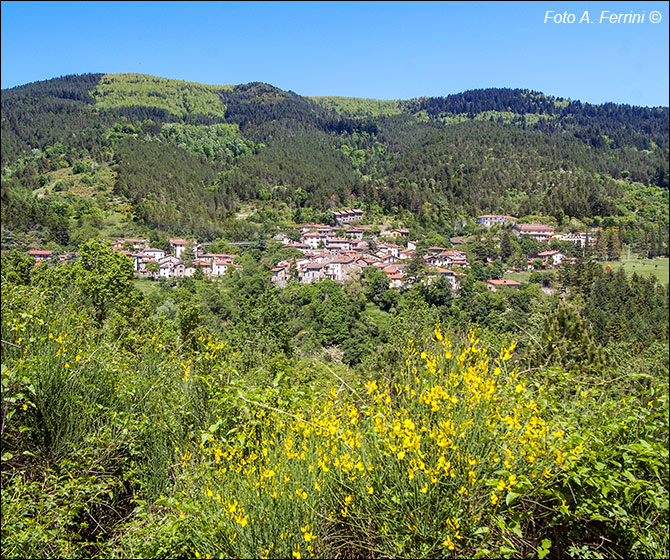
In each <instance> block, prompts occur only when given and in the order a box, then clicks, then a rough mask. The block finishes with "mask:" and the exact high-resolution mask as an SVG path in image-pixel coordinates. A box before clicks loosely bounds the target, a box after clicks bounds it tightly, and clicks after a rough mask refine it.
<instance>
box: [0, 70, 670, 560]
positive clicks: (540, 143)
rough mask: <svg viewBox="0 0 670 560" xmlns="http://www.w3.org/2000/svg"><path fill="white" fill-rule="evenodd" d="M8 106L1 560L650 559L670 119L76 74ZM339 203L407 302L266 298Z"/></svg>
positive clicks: (325, 289) (660, 447) (489, 99)
mask: <svg viewBox="0 0 670 560" xmlns="http://www.w3.org/2000/svg"><path fill="white" fill-rule="evenodd" d="M2 117H3V118H2V122H1V125H2V135H3V142H2V177H1V178H2V188H1V202H2V205H1V218H2V236H1V242H2V256H1V258H2V262H1V265H2V266H1V268H0V274H1V275H2V288H1V289H2V310H1V311H2V323H1V326H0V329H1V339H2V354H1V362H2V364H1V368H2V369H1V372H0V378H1V382H2V408H1V411H0V412H1V414H0V437H1V453H2V473H1V477H0V489H1V492H2V514H3V515H2V528H1V531H2V535H1V536H2V545H1V546H2V548H1V551H2V557H3V558H4V557H7V558H15V557H21V558H24V557H40V558H41V557H48V558H57V557H86V558H156V557H189V558H190V557H196V558H208V557H210V558H224V557H282V558H285V557H289V558H291V557H293V558H302V557H337V558H350V557H361V556H363V557H370V558H373V557H375V558H376V557H417V558H418V557H421V558H423V557H435V556H438V557H439V556H450V557H506V558H519V557H536V556H537V557H538V558H545V557H546V558H564V557H575V558H576V557H580V558H605V557H608V558H610V557H611V558H628V557H659V556H660V557H667V556H668V554H669V552H668V530H669V527H668V515H667V512H668V488H669V483H670V473H669V467H668V465H669V458H668V432H669V429H668V428H669V426H668V414H669V410H668V374H669V364H668V350H669V348H668V344H669V340H668V286H667V270H668V264H667V263H668V261H667V257H668V246H669V243H668V223H669V219H668V130H667V119H668V109H667V108H656V109H648V108H638V107H627V106H617V105H610V104H608V105H602V106H591V105H588V104H582V103H578V102H573V101H569V100H563V99H554V98H550V97H547V96H544V95H542V94H539V93H536V92H531V91H526V90H498V89H490V90H477V91H473V92H465V93H463V94H458V95H454V96H449V97H446V98H420V99H414V100H407V101H377V100H362V99H346V98H306V97H302V96H299V95H296V94H295V93H293V92H285V91H282V90H279V89H278V88H274V87H273V86H270V85H268V84H259V83H251V84H245V85H237V86H205V85H201V84H192V83H187V82H178V81H174V80H166V79H162V78H153V77H151V76H142V75H131V74H122V75H101V74H91V75H85V76H68V77H64V78H58V79H55V80H49V81H46V82H36V83H34V84H28V85H26V86H22V87H19V88H13V89H11V90H5V91H3V92H2ZM342 207H360V208H362V209H363V210H364V221H365V222H366V225H369V226H370V228H371V229H369V230H368V231H369V232H373V233H374V234H375V236H374V237H373V236H371V235H369V234H368V235H366V240H369V242H370V243H371V244H373V245H376V244H378V243H382V242H383V241H384V240H383V238H380V231H381V230H385V229H390V228H405V229H408V230H409V235H410V239H412V240H418V241H419V246H418V249H417V251H416V252H415V253H414V256H413V258H412V259H410V262H409V265H408V267H407V269H406V273H407V274H406V277H407V279H408V280H407V281H405V283H404V284H403V286H402V287H400V288H390V282H389V277H388V276H387V275H386V274H385V273H384V272H383V271H381V270H379V269H377V268H376V267H368V268H366V269H365V270H364V271H363V272H362V273H361V274H360V275H354V277H352V278H351V279H350V280H348V281H346V282H343V283H336V282H334V281H331V280H323V281H320V282H318V283H314V284H301V283H299V282H298V281H297V280H296V279H295V278H292V279H289V280H288V282H287V285H286V287H284V288H276V287H275V286H274V285H273V284H272V283H270V282H269V281H268V280H269V277H270V275H271V272H270V270H271V268H272V267H274V266H275V265H276V264H277V263H278V262H280V261H283V260H289V259H291V258H294V257H296V256H299V255H301V253H300V252H299V251H297V250H296V249H294V248H290V247H284V246H282V245H281V244H280V243H279V242H277V241H276V240H274V239H273V237H274V236H275V235H276V234H277V233H278V232H279V231H281V232H283V233H286V235H288V236H289V237H290V238H291V239H299V238H300V235H299V233H298V230H297V226H299V225H300V224H302V223H307V222H319V223H331V224H332V223H333V222H332V220H333V214H332V210H334V209H338V208H342ZM490 212H496V213H501V214H513V215H515V216H517V218H518V221H520V222H522V223H545V224H551V225H553V226H555V227H556V228H557V229H558V230H560V231H562V232H563V233H571V232H572V233H576V232H588V234H589V235H593V236H595V237H594V239H595V244H594V245H593V246H592V245H591V244H590V243H586V246H585V247H584V248H581V247H580V246H578V245H575V244H573V243H571V242H569V241H558V240H556V239H553V240H551V242H543V243H539V242H537V241H535V240H534V239H532V238H531V237H529V236H522V237H516V236H515V235H513V233H512V232H511V229H510V227H509V226H508V225H507V226H502V227H498V226H495V227H493V228H491V229H484V228H483V227H479V226H478V225H477V224H476V223H475V220H474V218H476V216H477V215H478V214H480V213H490ZM454 236H459V237H460V239H459V240H458V243H459V247H458V248H459V249H460V250H463V251H464V252H465V253H466V255H467V259H468V262H469V263H470V264H469V266H468V267H467V268H466V269H464V270H463V275H462V276H458V281H459V287H458V290H457V291H452V289H451V288H450V284H449V282H448V281H447V280H446V279H445V278H443V277H436V276H433V275H431V273H430V271H429V270H427V267H426V265H425V262H424V260H423V258H422V256H423V255H424V254H425V253H426V251H427V250H428V247H431V246H439V247H450V246H451V241H452V238H454ZM101 237H104V238H106V239H114V238H121V237H142V238H146V239H148V240H149V243H150V245H151V246H152V247H156V248H160V249H163V250H168V249H169V248H170V241H169V240H170V239H171V238H173V237H183V238H184V239H188V240H191V239H193V238H194V237H197V239H198V241H199V242H201V243H202V242H208V243H209V245H208V246H207V248H208V250H209V251H211V252H226V253H232V252H235V253H236V254H237V256H236V258H235V260H234V263H235V265H237V266H230V267H229V268H228V272H227V273H226V275H225V276H222V277H217V278H216V280H210V279H207V278H205V277H204V275H203V273H202V271H201V270H200V269H199V270H198V272H197V273H196V274H194V275H193V276H192V277H191V278H182V279H160V280H153V279H148V278H142V279H139V278H134V277H133V265H132V262H131V260H130V259H129V258H127V257H126V256H125V255H124V254H123V253H121V252H116V251H113V250H112V248H111V246H110V244H109V243H108V242H104V241H101V240H100V238H101ZM395 241H396V242H398V243H400V242H401V241H400V240H397V239H396V240H395ZM456 242H457V240H455V239H454V243H456ZM232 243H237V245H232ZM402 243H405V241H402ZM131 246H132V243H127V244H126V246H125V248H126V249H130V248H132V247H131ZM45 248H46V249H49V250H52V251H54V256H52V257H51V258H50V259H48V260H47V261H45V262H43V263H41V264H39V265H35V263H34V261H33V259H32V258H31V257H29V256H28V255H27V254H26V253H27V251H28V250H30V249H45ZM550 249H554V250H560V251H561V252H562V253H563V254H564V255H565V256H566V259H565V261H564V264H563V265H561V266H560V267H559V268H558V269H549V266H548V265H547V264H546V263H545V261H544V260H543V258H541V255H540V253H541V252H542V251H548V250H550ZM59 253H68V254H69V255H70V257H72V258H70V259H69V260H67V262H65V263H60V262H57V261H58V259H57V258H56V257H55V255H57V254H59ZM187 255H188V259H189V260H191V259H193V258H194V257H195V256H196V255H195V254H194V252H193V250H192V248H190V247H189V249H188V251H187ZM629 258H630V259H637V261H627V262H626V261H622V260H621V259H629ZM529 263H530V270H528V269H529ZM638 263H644V267H643V268H642V265H641V264H638ZM633 265H635V268H634V269H633V268H632V267H633ZM157 269H158V263H153V270H152V271H151V272H153V273H154V274H157V273H158V270H157ZM509 269H516V270H523V272H518V273H516V274H517V278H518V279H519V280H520V281H521V286H519V289H518V290H516V289H500V290H498V291H496V292H492V291H489V289H487V285H486V284H485V281H486V280H488V279H491V278H501V277H503V275H504V277H505V278H512V277H513V274H514V273H508V272H507V270H509ZM293 272H295V270H293Z"/></svg>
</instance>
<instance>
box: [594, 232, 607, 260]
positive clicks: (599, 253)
mask: <svg viewBox="0 0 670 560" xmlns="http://www.w3.org/2000/svg"><path fill="white" fill-rule="evenodd" d="M596 257H597V258H598V259H599V260H601V261H604V260H607V236H606V235H605V232H604V231H603V230H600V231H599V232H598V239H597V240H596Z"/></svg>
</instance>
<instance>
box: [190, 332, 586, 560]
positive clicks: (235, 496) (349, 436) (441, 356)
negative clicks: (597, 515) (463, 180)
mask: <svg viewBox="0 0 670 560" xmlns="http://www.w3.org/2000/svg"><path fill="white" fill-rule="evenodd" d="M514 347H515V343H512V344H511V345H510V346H508V347H507V348H503V349H502V350H501V352H500V354H499V356H498V358H497V359H493V360H492V359H491V358H490V357H489V355H488V353H487V351H486V349H484V348H483V347H482V346H481V342H480V340H479V339H478V338H477V337H476V335H475V333H471V334H470V336H469V338H468V342H467V344H466V345H465V348H464V349H463V350H462V351H461V352H460V353H456V354H452V344H451V341H450V340H449V337H447V336H446V335H445V334H443V333H442V332H441V331H440V329H439V326H438V327H436V329H435V333H434V336H433V337H432V338H431V339H430V340H428V341H426V348H425V349H424V350H423V351H422V352H418V351H417V350H416V349H415V348H414V344H413V343H412V342H411V341H410V344H409V355H408V357H407V359H406V362H405V363H406V370H405V372H404V374H403V375H401V376H400V378H399V379H396V380H395V381H394V382H393V383H389V382H381V380H371V381H369V382H368V383H366V384H365V393H364V395H358V398H357V399H356V400H353V398H352V399H346V398H341V397H339V396H338V395H337V394H336V393H335V392H334V391H333V392H331V393H330V395H329V398H326V399H323V400H321V401H320V403H319V402H317V403H315V405H314V409H313V410H312V411H310V414H307V413H300V414H293V413H290V412H288V411H286V412H283V411H281V410H278V409H273V410H272V411H268V410H267V407H266V408H259V409H258V410H257V411H256V412H255V413H253V414H252V416H251V417H250V419H249V422H248V424H247V428H246V429H245V430H244V431H243V434H240V435H239V436H238V438H237V439H238V441H240V442H243V443H242V444H239V445H232V444H230V443H225V442H224V441H219V440H216V438H211V437H210V438H208V439H207V441H206V442H204V445H202V446H201V449H200V452H201V453H202V454H203V459H204V460H206V461H208V465H210V469H211V470H210V471H209V474H210V475H211V473H212V472H214V473H215V476H214V477H213V478H212V477H211V476H210V477H209V480H210V482H211V483H212V484H217V485H218V488H217V490H218V493H217V496H218V497H219V500H213V499H212V497H213V495H214V492H213V491H212V490H211V489H210V487H209V486H207V488H206V489H205V490H204V491H205V493H206V496H207V501H208V503H209V504H212V506H216V507H220V508H223V511H224V514H225V517H226V518H227V519H228V520H229V521H230V522H231V525H230V527H229V530H230V531H235V532H236V534H237V531H241V530H242V529H243V528H245V527H246V526H247V524H248V525H249V526H255V525H259V528H258V529H255V530H254V532H253V534H262V533H264V530H263V526H270V525H271V524H272V523H273V522H275V520H274V518H275V517H276V512H278V511H289V510H290V511H297V512H302V515H304V516H305V517H303V518H302V522H301V524H300V525H296V526H294V528H293V532H290V531H288V530H286V531H284V530H283V531H282V533H281V534H282V536H281V539H280V541H281V542H282V543H283V544H282V545H281V546H283V547H284V548H281V549H279V548H273V554H278V555H284V556H291V555H293V556H294V557H299V555H302V554H305V551H304V550H302V549H301V548H300V546H301V544H302V545H304V544H308V545H310V547H309V548H308V549H307V554H312V553H313V552H314V550H313V549H312V547H311V544H310V543H311V542H312V541H314V540H316V539H317V535H318V534H319V530H320V529H321V528H323V526H324V525H323V524H324V521H325V519H324V518H326V517H327V518H329V519H330V520H332V521H333V522H334V521H336V520H337V522H338V523H344V524H345V525H349V524H350V526H351V527H356V526H357V524H358V523H359V522H360V521H359V520H361V519H365V520H366V526H370V527H372V528H373V529H374V530H375V533H376V534H378V535H379V536H380V538H384V537H385V535H386V533H385V531H388V529H387V524H390V523H393V526H394V530H395V532H396V533H397V532H398V531H401V530H403V531H406V532H407V531H408V532H409V533H411V534H422V535H430V536H432V538H434V537H435V535H438V536H439V539H440V540H439V541H438V542H437V543H436V545H438V546H439V544H442V546H443V547H445V548H446V549H448V550H454V549H455V547H456V544H457V542H458V541H459V540H460V539H461V538H462V535H461V523H463V522H464V520H465V519H466V518H467V515H466V511H467V507H466V504H467V501H468V500H479V503H489V504H490V507H496V506H497V504H498V501H499V498H500V495H501V493H503V492H506V491H512V489H515V491H516V492H519V491H521V490H520V487H519V484H520V480H521V479H523V480H530V479H536V480H538V481H542V480H548V479H550V478H552V477H553V476H554V472H555V469H556V468H564V469H565V468H568V466H569V464H570V461H572V460H574V458H575V457H576V456H577V455H578V454H579V452H580V451H581V450H580V449H579V448H578V449H568V448H567V443H566V442H567V438H564V437H563V432H562V431H560V430H558V431H554V432H553V433H554V437H549V436H550V435H551V434H552V432H551V430H550V427H549V426H547V424H546V423H545V421H544V420H543V419H542V417H541V414H540V411H539V407H538V405H537V403H536V402H535V401H534V396H533V391H532V390H531V387H530V386H529V385H528V384H527V383H524V381H523V380H520V379H519V374H518V373H517V372H516V371H512V372H506V371H505V369H506V365H505V362H507V361H508V360H510V359H511V356H512V353H513V351H514ZM519 386H522V387H523V390H520V391H519V390H517V389H518V387H519ZM556 434H560V435H558V436H557V435H556ZM501 459H502V461H503V465H504V472H505V476H504V478H500V477H497V478H493V477H492V473H493V472H495V471H501V470H502V469H501V465H500V464H499V463H500V462H501ZM184 464H185V462H184ZM492 487H493V489H492ZM221 494H223V495H226V496H228V498H227V499H224V500H221V499H220V495H221ZM243 501H244V505H243V503H242V502H243ZM245 506H246V508H247V510H245ZM429 510H432V511H434V514H432V515H423V516H421V517H420V518H419V517H414V512H415V511H422V512H424V513H425V512H426V511H429ZM247 511H248V513H247ZM319 511H320V512H324V514H323V517H321V516H317V515H316V514H315V513H314V512H319ZM328 512H330V513H328ZM326 514H327V515H326ZM424 519H430V522H428V521H424ZM409 520H412V521H411V522H408V521H409ZM305 521H308V523H305ZM426 523H430V524H432V525H430V526H428V525H426ZM370 524H371V525H370ZM361 526H362V525H361ZM401 527H404V529H401ZM240 534H241V533H240ZM251 534H252V533H249V535H251ZM276 534H278V533H276ZM294 537H295V538H294ZM298 537H301V538H298ZM396 537H397V535H396ZM249 538H251V537H249ZM317 542H318V540H317ZM252 545H253V546H257V548H256V549H255V550H253V546H252ZM278 546H279V544H278ZM249 547H250V548H249V550H248V554H251V555H263V556H266V555H267V554H269V551H270V548H271V547H269V545H268V543H265V542H262V543H261V542H260V541H255V540H253V539H252V541H250V544H249ZM273 547H274V543H273ZM317 552H318V550H317ZM300 557H301V556H300Z"/></svg>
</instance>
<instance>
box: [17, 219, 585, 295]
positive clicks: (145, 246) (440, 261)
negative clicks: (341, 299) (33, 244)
mask: <svg viewBox="0 0 670 560" xmlns="http://www.w3.org/2000/svg"><path fill="white" fill-rule="evenodd" d="M333 217H334V221H335V223H336V225H335V226H331V225H325V224H314V223H308V224H302V225H300V226H298V228H297V229H298V231H299V234H300V240H299V241H297V240H292V239H291V238H290V237H289V235H288V234H287V233H285V232H279V233H277V234H276V235H275V236H274V238H273V239H274V240H276V241H280V242H281V243H282V246H283V247H285V248H292V249H295V250H297V251H298V252H300V253H302V256H301V257H294V258H291V259H286V260H282V261H280V262H278V263H277V264H276V266H274V267H273V268H272V269H271V277H270V281H271V282H272V283H273V284H274V285H275V286H277V287H285V286H286V285H287V283H288V281H289V280H290V279H291V278H294V279H296V280H297V281H299V282H301V283H304V284H309V283H313V282H318V281H320V280H325V279H330V280H333V281H335V282H339V283H342V282H346V281H347V280H350V279H352V278H354V277H356V276H358V275H360V274H361V273H362V271H363V270H364V269H365V268H367V267H375V268H378V269H379V270H381V271H382V272H383V273H384V274H386V276H387V277H388V280H389V286H390V287H391V288H400V287H403V286H404V285H406V284H407V283H408V278H407V270H408V267H409V266H410V264H411V263H414V265H415V266H416V265H417V263H418V266H420V267H421V268H422V269H424V270H425V271H427V273H428V274H427V281H429V282H430V281H431V279H433V278H438V277H440V276H441V277H444V278H445V279H446V280H447V282H448V285H449V286H450V288H451V290H452V291H457V290H458V287H459V281H460V279H461V278H462V277H464V276H465V275H466V274H465V273H464V272H463V270H464V269H465V268H467V267H468V266H469V263H468V259H467V255H466V253H465V251H462V250H459V249H458V248H457V247H459V245H461V244H462V243H464V242H466V241H467V238H459V237H454V238H452V239H451V245H452V246H451V247H438V246H433V247H428V248H426V249H425V250H423V251H421V252H420V253H418V254H417V250H418V249H417V248H418V246H419V241H417V240H411V239H409V230H407V229H402V228H397V229H391V230H380V229H379V228H377V229H376V230H375V228H373V227H372V226H369V225H365V226H363V225H357V224H358V223H359V222H360V221H361V219H362V218H363V211H362V210H360V209H344V210H341V211H335V212H333ZM477 224H478V225H479V226H482V227H483V228H492V227H493V226H500V227H502V226H507V227H509V225H512V228H511V232H512V233H513V234H514V235H516V236H517V237H521V236H524V235H526V236H529V237H530V238H532V239H534V240H535V241H537V242H540V243H542V242H548V241H549V240H552V239H556V240H559V241H567V242H570V243H573V244H575V245H577V246H579V247H581V248H584V247H585V246H586V244H587V243H588V244H589V245H593V244H595V242H596V235H597V230H594V231H591V232H580V233H558V232H557V231H556V229H555V228H554V227H553V226H550V225H545V224H517V223H516V218H514V217H513V216H505V215H496V214H484V215H481V216H479V217H477ZM375 231H377V232H379V233H378V234H377V235H376V234H375ZM482 239H486V238H482ZM490 239H491V240H492V241H493V242H494V243H496V244H497V245H496V246H497V247H499V246H500V243H499V242H500V239H499V238H498V237H493V238H490ZM389 240H393V241H394V242H392V241H389ZM395 241H397V243H395ZM207 246H208V244H200V243H199V242H198V241H197V240H196V239H170V251H166V250H163V249H158V248H155V247H150V246H149V240H148V239H136V238H126V237H124V238H122V239H117V240H115V241H113V242H112V248H113V249H114V250H116V251H119V252H121V253H123V254H126V255H127V256H128V257H130V258H131V259H132V261H133V268H134V272H135V275H136V276H139V277H148V278H153V279H168V278H189V277H192V276H193V275H194V274H195V273H196V271H197V270H200V271H201V272H202V275H203V276H204V277H207V278H217V277H223V276H224V275H225V274H226V273H227V272H228V271H229V270H230V269H240V268H241V266H240V265H239V264H237V263H236V262H235V258H236V257H237V256H238V255H237V254H227V253H211V252H208V251H207ZM29 255H30V256H31V257H33V258H34V259H35V261H36V263H39V262H41V261H43V260H47V259H49V260H51V261H57V262H66V261H68V260H70V259H71V258H72V257H73V256H72V255H69V254H61V255H55V256H54V255H52V252H51V251H47V250H32V251H29ZM74 256H75V257H76V255H74ZM566 258H567V257H566V255H565V254H564V253H563V252H561V251H558V250H547V251H541V252H537V253H531V254H529V255H528V261H527V262H528V264H527V269H528V270H532V269H533V268H534V267H538V260H537V259H539V262H540V264H539V266H540V267H541V268H558V267H559V266H560V265H561V263H562V262H563V261H564V260H565V259H566ZM572 260H574V259H572ZM487 287H488V289H489V290H491V291H496V290H497V289H500V288H501V287H511V288H519V287H520V284H519V283H518V282H516V281H514V280H510V279H502V278H493V279H490V280H488V281H487Z"/></svg>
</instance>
